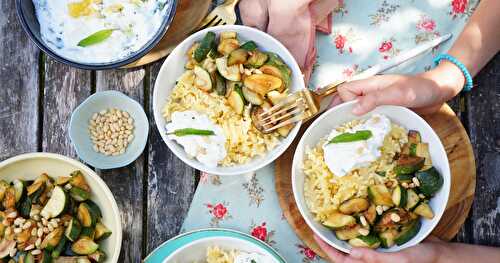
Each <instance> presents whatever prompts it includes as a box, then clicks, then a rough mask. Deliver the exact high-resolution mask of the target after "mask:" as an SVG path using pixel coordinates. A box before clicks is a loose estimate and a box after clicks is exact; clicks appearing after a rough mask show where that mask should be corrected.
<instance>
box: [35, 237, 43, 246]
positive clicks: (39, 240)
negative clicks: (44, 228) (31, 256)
mask: <svg viewBox="0 0 500 263" xmlns="http://www.w3.org/2000/svg"><path fill="white" fill-rule="evenodd" d="M40 244H42V239H41V238H37V240H36V241H35V246H36V247H40Z"/></svg>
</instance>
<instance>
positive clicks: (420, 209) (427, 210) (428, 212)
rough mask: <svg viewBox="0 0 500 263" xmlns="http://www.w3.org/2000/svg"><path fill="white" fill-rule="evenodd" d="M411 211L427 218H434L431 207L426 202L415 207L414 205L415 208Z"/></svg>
mask: <svg viewBox="0 0 500 263" xmlns="http://www.w3.org/2000/svg"><path fill="white" fill-rule="evenodd" d="M413 212H414V213H415V214H417V215H419V216H423V217H424V218H427V219H429V220H430V219H433V218H434V212H432V208H431V206H430V205H429V204H428V203H424V202H422V203H420V204H419V205H418V206H417V207H415V210H413Z"/></svg>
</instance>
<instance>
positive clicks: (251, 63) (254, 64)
mask: <svg viewBox="0 0 500 263" xmlns="http://www.w3.org/2000/svg"><path fill="white" fill-rule="evenodd" d="M267 59H268V55H267V54H266V53H263V52H260V51H259V50H255V51H253V53H252V55H250V57H249V58H248V60H247V62H246V63H245V66H246V67H249V68H260V67H262V65H264V64H265V63H266V61H267Z"/></svg>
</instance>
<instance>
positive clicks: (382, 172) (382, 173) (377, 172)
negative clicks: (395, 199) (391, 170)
mask: <svg viewBox="0 0 500 263" xmlns="http://www.w3.org/2000/svg"><path fill="white" fill-rule="evenodd" d="M375 173H376V174H378V175H380V176H382V177H385V171H376V172H375Z"/></svg>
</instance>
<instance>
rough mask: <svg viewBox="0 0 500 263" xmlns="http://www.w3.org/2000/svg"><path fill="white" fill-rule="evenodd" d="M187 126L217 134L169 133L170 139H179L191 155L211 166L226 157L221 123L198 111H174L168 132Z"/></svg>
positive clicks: (168, 124) (178, 141)
mask: <svg viewBox="0 0 500 263" xmlns="http://www.w3.org/2000/svg"><path fill="white" fill-rule="evenodd" d="M186 128H194V129H200V130H210V131H213V132H214V133H215V135H210V136H202V135H186V136H176V135H173V134H171V135H168V137H169V139H171V140H175V141H177V143H179V144H180V145H181V146H182V147H183V148H184V150H185V151H186V153H187V154H188V155H189V156H190V157H192V158H196V159H197V160H198V161H200V162H201V163H203V164H205V165H207V166H209V167H216V166H217V164H218V163H219V161H221V160H223V159H224V158H225V157H226V155H227V151H226V148H225V144H226V136H225V134H224V131H223V129H222V128H221V127H220V126H219V125H217V124H215V123H213V122H212V121H211V120H210V118H208V116H207V115H205V114H201V113H198V112H196V111H176V112H173V113H172V116H171V122H170V123H167V125H166V129H167V133H172V132H174V131H176V130H180V129H186Z"/></svg>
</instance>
